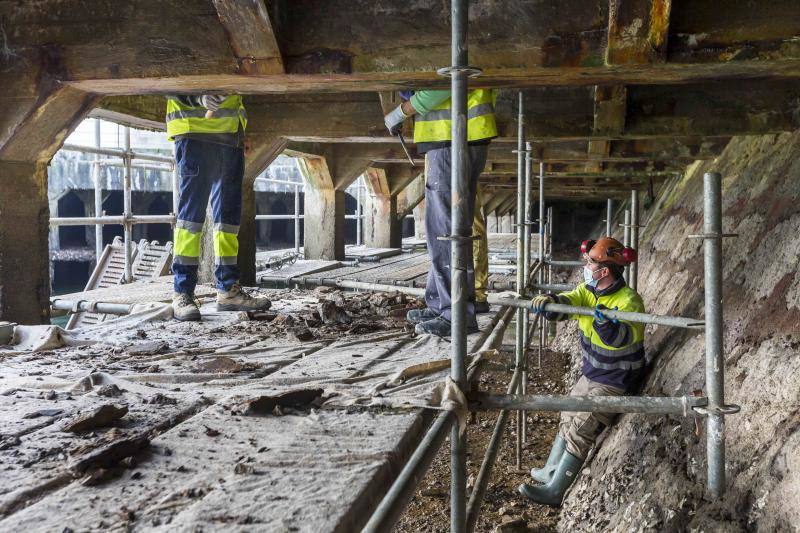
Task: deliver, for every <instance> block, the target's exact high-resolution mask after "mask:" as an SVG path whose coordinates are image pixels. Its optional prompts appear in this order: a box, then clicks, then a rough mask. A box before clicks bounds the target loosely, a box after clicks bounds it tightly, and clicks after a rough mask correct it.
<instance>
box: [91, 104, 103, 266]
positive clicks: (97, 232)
mask: <svg viewBox="0 0 800 533" xmlns="http://www.w3.org/2000/svg"><path fill="white" fill-rule="evenodd" d="M100 144H101V139H100V119H99V118H96V119H95V120H94V145H95V147H96V148H100ZM94 159H95V161H94V163H92V181H93V182H94V216H96V217H101V216H103V183H102V180H101V175H102V174H101V172H102V170H101V168H100V162H99V159H100V156H99V155H96V156H95V157H94ZM94 250H95V262H99V261H100V256H101V255H103V225H102V224H98V225H96V226H95V227H94Z"/></svg>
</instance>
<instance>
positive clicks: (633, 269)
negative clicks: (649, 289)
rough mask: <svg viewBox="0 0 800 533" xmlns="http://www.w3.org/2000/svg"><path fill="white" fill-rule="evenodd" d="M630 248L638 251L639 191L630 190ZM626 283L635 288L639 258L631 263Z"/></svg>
mask: <svg viewBox="0 0 800 533" xmlns="http://www.w3.org/2000/svg"><path fill="white" fill-rule="evenodd" d="M631 248H634V249H636V251H637V252H638V251H639V191H638V190H636V189H633V190H632V191H631ZM629 268H630V273H629V277H630V280H629V282H628V284H629V285H630V287H631V289H633V290H636V287H637V286H638V284H639V260H638V259H637V260H636V261H634V262H633V263H631V266H630V267H629Z"/></svg>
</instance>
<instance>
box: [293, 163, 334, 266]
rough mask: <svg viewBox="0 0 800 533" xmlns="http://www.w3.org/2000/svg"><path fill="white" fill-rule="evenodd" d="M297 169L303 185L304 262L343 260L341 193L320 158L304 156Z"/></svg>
mask: <svg viewBox="0 0 800 533" xmlns="http://www.w3.org/2000/svg"><path fill="white" fill-rule="evenodd" d="M298 163H299V164H298V167H299V168H300V172H301V173H302V174H303V178H304V179H305V182H306V189H305V190H306V193H305V209H304V212H305V217H304V219H303V229H304V232H303V233H304V242H303V249H304V252H305V253H304V255H305V258H306V259H326V260H342V259H344V220H345V219H344V215H345V210H344V205H345V202H344V191H343V190H337V189H336V188H334V186H333V178H332V177H331V174H330V171H329V169H328V165H327V163H326V161H325V159H324V158H322V157H304V158H300V159H299V161H298Z"/></svg>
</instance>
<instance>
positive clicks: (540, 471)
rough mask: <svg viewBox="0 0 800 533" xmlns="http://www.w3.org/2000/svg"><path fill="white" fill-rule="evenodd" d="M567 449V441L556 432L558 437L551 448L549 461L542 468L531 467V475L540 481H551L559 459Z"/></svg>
mask: <svg viewBox="0 0 800 533" xmlns="http://www.w3.org/2000/svg"><path fill="white" fill-rule="evenodd" d="M566 449H567V441H565V440H564V439H562V438H561V434H560V433H558V434H556V439H555V440H554V441H553V447H552V448H550V455H549V456H548V457H547V462H546V463H545V465H544V466H543V467H542V468H531V477H532V478H533V479H534V481H538V482H539V483H549V482H550V480H551V479H553V472H555V471H556V466H558V460H559V459H561V456H562V455H563V454H564V450H566Z"/></svg>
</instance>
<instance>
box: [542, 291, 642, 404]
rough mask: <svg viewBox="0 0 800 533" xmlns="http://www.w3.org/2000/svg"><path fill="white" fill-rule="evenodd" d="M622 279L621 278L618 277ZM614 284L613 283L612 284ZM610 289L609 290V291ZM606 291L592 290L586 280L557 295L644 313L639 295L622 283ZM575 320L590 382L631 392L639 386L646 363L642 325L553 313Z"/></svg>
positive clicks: (584, 303)
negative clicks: (601, 321)
mask: <svg viewBox="0 0 800 533" xmlns="http://www.w3.org/2000/svg"><path fill="white" fill-rule="evenodd" d="M620 281H621V280H620ZM615 285H616V284H615ZM609 289H610V290H609ZM609 289H607V290H606V291H607V292H604V291H600V293H599V294H598V293H595V292H594V291H593V290H592V289H590V288H588V287H587V286H586V284H585V283H581V284H580V285H578V286H577V287H576V288H575V289H574V290H572V291H569V292H562V293H560V294H558V299H559V301H560V303H563V304H567V305H575V306H580V307H589V308H592V309H594V308H596V306H597V304H602V305H604V306H605V307H607V308H609V309H615V308H616V309H618V310H619V311H628V312H634V313H644V312H645V310H644V303H643V302H642V297H641V296H639V293H637V292H636V291H635V290H633V289H631V288H630V287H628V286H627V285H625V284H624V282H620V283H619V287H618V288H616V290H614V287H611V288H609ZM554 318H556V319H558V320H564V319H566V318H571V319H575V320H577V321H578V328H579V329H580V336H581V351H582V352H583V374H584V375H585V376H586V377H587V378H588V379H591V380H592V381H597V382H598V383H603V384H606V385H611V386H614V387H619V388H622V389H625V390H626V391H629V392H630V391H631V390H633V389H635V388H637V387H638V385H639V383H640V380H641V378H642V377H643V374H644V368H645V364H646V359H645V351H644V324H641V323H638V322H626V321H624V320H619V321H618V322H617V323H614V322H612V321H610V320H609V321H607V322H604V323H602V324H601V323H598V322H597V321H596V320H595V317H593V316H583V315H570V316H569V317H567V316H565V315H559V316H555V317H554Z"/></svg>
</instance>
